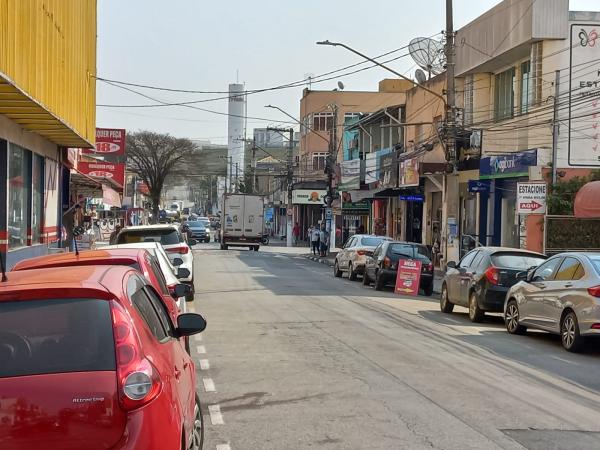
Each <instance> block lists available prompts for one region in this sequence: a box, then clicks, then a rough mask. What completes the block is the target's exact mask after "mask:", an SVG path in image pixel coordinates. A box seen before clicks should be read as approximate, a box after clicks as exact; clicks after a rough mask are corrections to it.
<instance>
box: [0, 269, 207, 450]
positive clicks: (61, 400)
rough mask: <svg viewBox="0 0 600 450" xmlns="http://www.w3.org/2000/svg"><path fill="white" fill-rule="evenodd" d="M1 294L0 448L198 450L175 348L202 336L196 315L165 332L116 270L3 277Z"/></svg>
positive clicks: (145, 298)
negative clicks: (187, 338)
mask: <svg viewBox="0 0 600 450" xmlns="http://www.w3.org/2000/svg"><path fill="white" fill-rule="evenodd" d="M1 285H2V289H1V292H0V392H1V393H2V396H1V397H2V423H1V425H0V429H1V432H0V441H1V442H2V445H1V447H2V448H3V449H26V450H28V449H38V448H40V445H42V447H44V448H48V449H90V450H91V449H101V448H103V449H108V448H110V449H145V450H163V449H181V448H184V449H188V448H195V449H198V448H201V447H202V441H203V421H202V412H201V408H200V401H199V398H198V396H197V394H196V370H195V367H194V361H193V360H192V358H191V357H190V355H189V354H188V353H187V352H186V351H185V348H184V339H183V338H185V337H187V336H190V335H193V334H196V333H199V332H201V331H203V330H204V328H205V327H206V322H205V320H204V319H203V318H202V316H200V315H197V314H182V315H180V316H179V317H178V318H177V321H176V322H175V324H174V323H173V322H172V320H171V318H170V316H169V314H168V312H167V310H166V308H165V306H164V304H163V303H162V301H161V298H160V295H159V293H158V292H157V291H156V290H155V289H154V287H153V286H152V284H150V283H149V282H148V280H146V279H145V278H144V277H143V276H142V275H141V274H140V273H139V272H138V271H137V270H135V269H133V268H131V267H126V266H95V265H92V266H77V267H69V268H68V269H67V268H62V267H61V268H48V269H32V270H27V271H25V270H24V271H19V272H10V273H9V274H8V281H6V282H2V283H1ZM41 443H43V444H41Z"/></svg>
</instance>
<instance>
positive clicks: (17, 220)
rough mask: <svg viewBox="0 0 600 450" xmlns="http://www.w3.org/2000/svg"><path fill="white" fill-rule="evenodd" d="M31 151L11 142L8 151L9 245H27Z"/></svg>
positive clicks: (17, 246)
mask: <svg viewBox="0 0 600 450" xmlns="http://www.w3.org/2000/svg"><path fill="white" fill-rule="evenodd" d="M30 155H31V153H30V152H28V151H27V150H25V149H23V148H21V147H19V146H18V145H14V144H9V151H8V247H9V248H10V249H15V248H19V247H23V246H25V245H27V222H28V217H29V196H30V183H31V180H30V176H29V174H30V170H29V169H30V164H31V159H30Z"/></svg>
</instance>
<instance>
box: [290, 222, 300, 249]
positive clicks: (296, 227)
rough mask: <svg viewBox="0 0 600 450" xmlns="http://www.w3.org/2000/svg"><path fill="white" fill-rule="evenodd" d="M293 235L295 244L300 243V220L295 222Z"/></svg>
mask: <svg viewBox="0 0 600 450" xmlns="http://www.w3.org/2000/svg"><path fill="white" fill-rule="evenodd" d="M292 236H294V245H295V246H297V245H298V238H299V237H300V225H298V222H296V223H295V224H294V228H292Z"/></svg>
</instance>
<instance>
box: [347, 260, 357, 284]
mask: <svg viewBox="0 0 600 450" xmlns="http://www.w3.org/2000/svg"><path fill="white" fill-rule="evenodd" d="M348 279H349V280H350V281H356V272H355V271H354V267H352V263H350V264H349V265H348Z"/></svg>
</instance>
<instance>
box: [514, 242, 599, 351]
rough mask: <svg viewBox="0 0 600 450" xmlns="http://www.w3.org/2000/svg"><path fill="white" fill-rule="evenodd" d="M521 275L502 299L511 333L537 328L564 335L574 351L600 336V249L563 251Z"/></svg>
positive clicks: (565, 346)
mask: <svg viewBox="0 0 600 450" xmlns="http://www.w3.org/2000/svg"><path fill="white" fill-rule="evenodd" d="M518 277H519V278H520V279H521V281H520V282H518V283H517V284H515V285H514V286H513V287H512V288H511V289H510V290H509V291H508V293H507V294H506V301H505V303H504V322H505V323H506V329H507V330H508V332H509V333H511V334H523V333H525V331H526V330H527V328H535V329H539V330H545V331H549V332H550V333H554V334H560V337H561V341H562V345H563V347H564V348H565V349H566V350H568V351H571V352H576V351H580V350H581V349H582V348H583V347H584V344H585V341H586V338H588V337H591V336H600V253H587V252H585V253H583V252H582V253H561V254H558V255H555V256H553V257H551V258H549V259H548V260H546V261H545V262H544V263H543V264H541V265H539V266H538V267H537V268H535V269H532V270H530V271H529V272H527V273H521V274H519V275H518Z"/></svg>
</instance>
